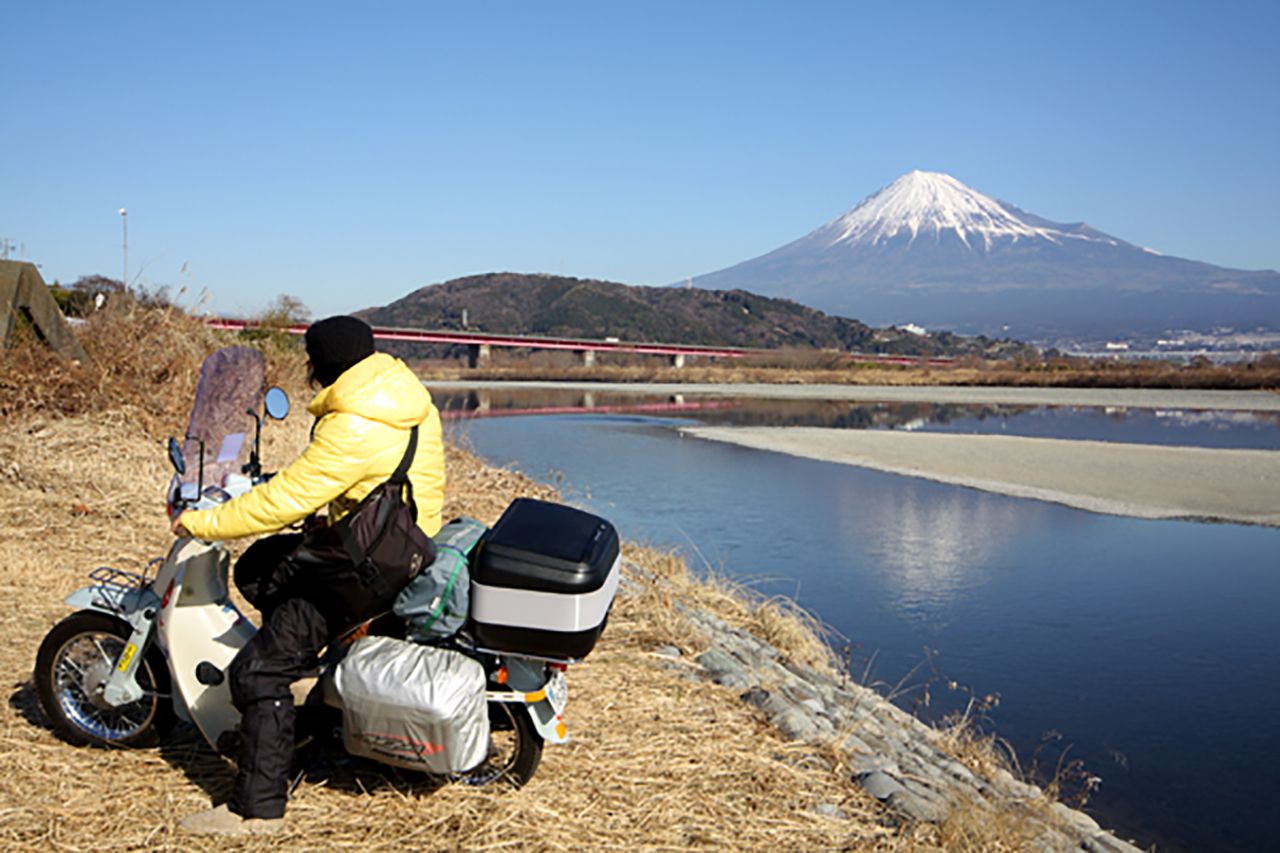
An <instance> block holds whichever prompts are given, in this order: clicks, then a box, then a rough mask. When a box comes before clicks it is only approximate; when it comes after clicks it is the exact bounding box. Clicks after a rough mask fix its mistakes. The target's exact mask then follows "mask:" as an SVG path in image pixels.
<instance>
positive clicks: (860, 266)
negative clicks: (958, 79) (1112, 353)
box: [693, 171, 1280, 341]
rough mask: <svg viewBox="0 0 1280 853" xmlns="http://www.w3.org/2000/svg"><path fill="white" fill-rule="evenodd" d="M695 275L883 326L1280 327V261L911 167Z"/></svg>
mask: <svg viewBox="0 0 1280 853" xmlns="http://www.w3.org/2000/svg"><path fill="white" fill-rule="evenodd" d="M693 283H694V284H695V285H697V286H699V287H706V288H714V289H721V290H729V289H735V288H737V289H742V290H748V291H752V292H754V293H760V294H763V295H766V296H780V297H785V298H788V299H792V300H795V301H796V302H800V303H803V304H805V305H809V306H811V307H814V308H819V309H821V310H823V311H825V312H827V313H829V314H837V315H843V316H847V317H854V318H857V319H859V320H862V321H863V322H866V323H870V324H872V325H889V324H905V323H915V324H919V325H923V326H926V327H930V328H942V329H950V330H954V331H958V332H964V333H986V334H997V335H1000V336H1006V335H1011V336H1015V337H1021V338H1023V339H1027V340H1034V341H1058V340H1067V339H1073V338H1074V339H1095V340H1096V339H1102V338H1109V337H1117V336H1121V337H1123V336H1129V337H1137V336H1146V335H1161V334H1164V333H1167V332H1171V331H1175V330H1192V331H1203V332H1209V331H1212V330H1221V329H1223V328H1226V327H1230V328H1233V329H1235V330H1237V331H1251V330H1255V329H1261V330H1266V331H1280V273H1277V272H1275V271H1273V270H1261V271H1245V270H1234V269H1225V268H1223V267H1216V266H1213V265H1211V264H1206V263H1201V262H1199V261H1191V260H1185V259H1183V258H1175V257H1167V256H1164V255H1161V254H1159V253H1158V252H1155V251H1152V250H1151V249H1144V248H1142V247H1140V246H1135V245H1133V244H1132V243H1127V242H1125V241H1124V240H1121V239H1119V238H1117V237H1112V236H1111V235H1109V234H1104V233H1103V232H1101V231H1098V230H1097V229H1095V228H1091V227H1090V226H1088V225H1086V224H1085V223H1083V222H1077V223H1070V224H1067V223H1060V222H1051V221H1049V220H1047V219H1044V218H1042V217H1039V216H1036V215H1034V214H1032V213H1028V212H1026V211H1024V210H1020V209H1018V208H1017V207H1014V206H1013V205H1011V204H1008V203H1006V202H1002V201H998V200H996V199H994V198H991V197H990V196H987V195H983V194H982V193H980V192H978V191H977V190H974V189H971V188H970V187H967V186H965V185H964V184H962V183H961V182H960V181H958V180H956V179H955V178H953V177H951V176H950V175H946V174H942V173H940V172H921V171H915V172H910V173H909V174H906V175H903V176H902V177H900V178H898V180H896V181H894V182H893V183H892V184H890V185H889V186H887V187H884V188H883V189H881V190H880V191H879V192H877V193H875V194H873V195H871V196H868V197H867V198H866V199H864V200H863V201H862V202H860V203H859V204H858V205H857V206H856V207H854V208H853V209H852V210H850V211H848V212H847V213H845V214H844V215H843V216H841V217H839V218H838V219H835V220H833V221H831V222H829V223H827V224H826V225H824V226H822V227H821V228H819V229H817V230H816V231H813V232H811V233H810V234H808V235H806V236H804V237H801V238H800V239H799V240H796V241H794V242H792V243H788V244H787V245H785V246H783V247H781V248H779V249H776V250H774V251H772V252H769V253H768V254H766V255H762V256H760V257H758V258H754V259H752V260H748V261H744V262H742V263H740V264H737V265H735V266H732V267H729V268H727V269H723V270H720V271H718V272H713V273H708V274H706V275H701V276H696V277H695V278H694V279H693Z"/></svg>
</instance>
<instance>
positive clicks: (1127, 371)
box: [416, 357, 1280, 391]
mask: <svg viewBox="0 0 1280 853" xmlns="http://www.w3.org/2000/svg"><path fill="white" fill-rule="evenodd" d="M416 368H417V369H418V372H419V373H420V374H421V375H423V376H430V377H432V378H433V379H437V380H459V381H461V380H507V381H520V380H524V381H534V380H540V381H572V382H632V383H646V382H677V383H724V384H730V383H760V384H774V385H828V384H830V385H982V386H985V385H1014V386H1023V387H1062V388H1183V389H1192V388H1221V389H1234V390H1248V389H1260V390H1272V391H1280V365H1277V364H1276V359H1275V357H1269V358H1261V359H1259V360H1257V361H1255V362H1248V363H1244V364H1229V365H1228V364H1223V365H1178V364H1172V363H1168V362H1125V361H1087V360H1085V359H1073V360H1070V361H1060V362H1048V363H1041V362H1027V363H1020V362H1007V361H992V362H982V361H978V360H976V359H965V360H962V361H958V362H956V363H954V364H951V365H946V366H927V367H925V366H915V365H903V366H891V365H874V364H865V363H863V364H851V365H845V366H840V367H831V368H825V369H822V368H817V369H815V368H812V367H805V368H788V367H769V366H753V365H752V364H750V363H749V362H746V360H745V359H743V360H740V361H739V360H732V359H726V360H724V361H722V362H718V363H714V364H704V363H697V364H690V365H688V366H686V367H683V368H680V369H676V368H673V367H668V366H664V365H662V364H661V363H658V362H654V363H652V364H650V365H639V366H637V365H632V366H622V365H607V364H599V363H597V364H596V365H595V366H594V367H590V368H588V367H566V366H562V365H561V366H557V365H540V364H536V363H532V364H520V363H510V364H505V365H501V366H494V367H482V368H477V369H469V368H467V367H465V366H464V365H462V364H460V363H459V362H456V361H449V362H427V363H422V364H418V365H416Z"/></svg>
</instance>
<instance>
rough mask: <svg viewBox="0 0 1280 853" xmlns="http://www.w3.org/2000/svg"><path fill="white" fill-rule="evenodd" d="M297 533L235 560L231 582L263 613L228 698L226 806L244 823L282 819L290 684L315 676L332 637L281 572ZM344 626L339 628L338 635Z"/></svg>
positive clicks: (237, 661)
mask: <svg viewBox="0 0 1280 853" xmlns="http://www.w3.org/2000/svg"><path fill="white" fill-rule="evenodd" d="M301 539H302V537H301V535H300V534H281V535H279V536H269V537H266V538H264V539H260V540H258V541H257V542H255V543H254V544H253V545H251V546H249V548H248V550H246V551H245V553H244V555H243V556H241V557H240V559H239V560H238V561H237V562H236V567H235V582H236V586H237V587H239V589H240V591H241V592H242V593H243V594H244V596H245V598H247V599H249V602H250V603H251V604H253V605H254V606H255V607H257V608H258V609H259V610H261V611H262V616H263V621H262V628H261V630H260V631H258V633H257V634H256V635H254V637H253V639H251V640H250V641H249V642H248V644H247V645H246V646H245V647H244V648H243V649H241V650H240V652H239V654H237V655H236V656H235V658H234V659H233V660H232V661H231V666H230V667H229V672H228V675H229V677H230V687H231V700H232V702H234V703H235V706H236V708H237V709H239V711H240V713H241V719H240V752H239V756H238V759H237V765H238V771H237V773H236V785H235V793H234V794H233V795H232V798H231V802H230V803H229V804H228V805H229V806H230V808H231V810H232V811H233V812H235V813H236V814H239V815H241V816H243V817H250V818H278V817H282V816H283V815H284V809H285V801H286V799H287V798H288V787H289V768H290V765H291V764H292V763H293V746H294V721H295V717H296V714H295V711H294V707H293V694H292V693H291V692H290V689H289V686H290V685H291V684H292V683H293V682H294V681H297V680H298V679H299V678H304V677H306V676H308V675H311V674H313V673H314V671H315V668H316V665H317V663H318V659H319V654H320V651H321V649H323V648H324V647H325V645H327V644H328V642H329V641H330V640H331V639H332V632H331V626H330V624H329V619H328V618H326V616H325V614H324V613H323V612H322V611H321V609H320V608H318V607H317V606H316V605H315V604H313V603H312V602H311V601H309V600H307V599H306V598H304V597H300V596H296V595H292V594H291V593H292V592H293V591H294V590H295V589H297V587H294V586H293V584H291V583H290V582H289V579H288V578H286V577H283V576H282V574H281V566H282V565H283V564H284V560H285V558H286V557H288V555H289V554H290V553H292V552H293V550H294V548H296V547H297V545H298V542H299V541H301ZM341 627H342V626H337V628H338V629H339V630H340V629H341Z"/></svg>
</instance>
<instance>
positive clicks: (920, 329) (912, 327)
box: [898, 323, 929, 335]
mask: <svg viewBox="0 0 1280 853" xmlns="http://www.w3.org/2000/svg"><path fill="white" fill-rule="evenodd" d="M898 328H899V329H901V330H902V331H904V332H910V333H911V334H913V335H927V334H929V332H928V330H926V329H925V327H924V326H917V325H916V324H915V323H907V324H906V325H903V326H899V327H898Z"/></svg>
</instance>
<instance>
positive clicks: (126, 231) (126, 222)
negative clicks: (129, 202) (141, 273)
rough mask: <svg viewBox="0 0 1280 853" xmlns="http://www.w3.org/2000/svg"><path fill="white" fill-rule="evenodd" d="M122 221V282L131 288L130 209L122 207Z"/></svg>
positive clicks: (126, 287)
mask: <svg viewBox="0 0 1280 853" xmlns="http://www.w3.org/2000/svg"><path fill="white" fill-rule="evenodd" d="M120 222H121V223H122V224H123V226H124V246H123V248H124V279H123V281H122V283H123V284H124V286H125V289H126V290H127V289H128V288H129V211H127V210H125V209H124V208H123V207H122V208H120Z"/></svg>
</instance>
